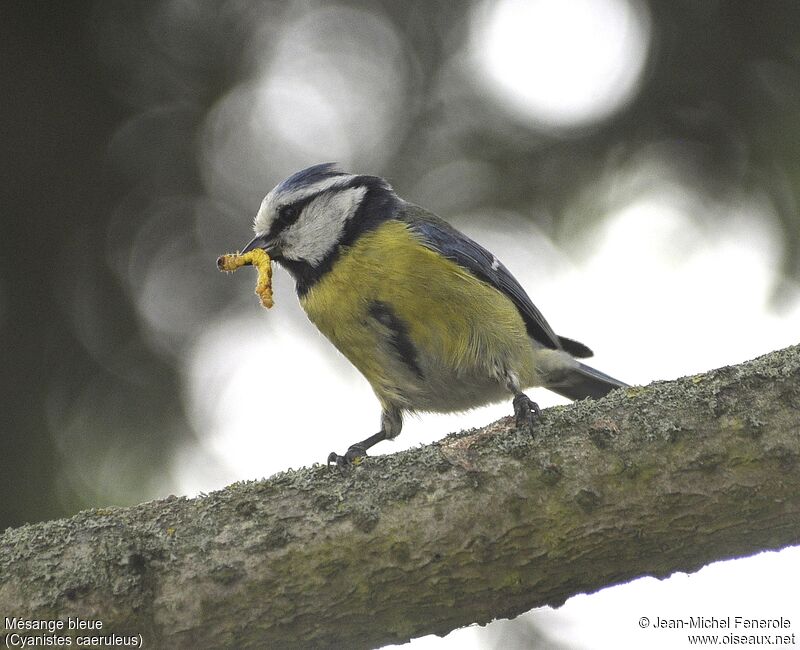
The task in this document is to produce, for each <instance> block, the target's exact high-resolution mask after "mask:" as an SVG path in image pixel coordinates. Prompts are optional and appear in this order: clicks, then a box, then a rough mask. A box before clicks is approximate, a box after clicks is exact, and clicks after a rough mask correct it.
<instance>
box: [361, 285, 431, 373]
mask: <svg viewBox="0 0 800 650" xmlns="http://www.w3.org/2000/svg"><path fill="white" fill-rule="evenodd" d="M367 311H368V313H369V315H370V316H371V317H372V318H374V319H375V320H376V321H378V322H379V323H380V324H381V325H383V326H384V327H385V328H386V329H388V330H389V342H390V343H391V345H392V347H393V348H394V350H395V352H397V356H398V358H399V359H400V360H401V361H402V362H403V363H404V364H406V366H408V368H409V369H410V370H411V372H413V373H414V374H415V375H416V376H417V377H418V378H419V379H424V378H425V375H423V373H422V368H420V367H419V363H418V361H417V350H416V348H415V347H414V344H413V343H412V342H411V338H410V337H409V335H408V326H407V325H406V324H405V323H404V322H403V321H402V320H400V319H399V318H398V317H397V314H395V313H394V310H393V309H392V308H391V307H390V306H389V305H387V304H386V303H385V302H381V301H379V300H374V301H372V302H371V303H370V304H369V307H368V309H367Z"/></svg>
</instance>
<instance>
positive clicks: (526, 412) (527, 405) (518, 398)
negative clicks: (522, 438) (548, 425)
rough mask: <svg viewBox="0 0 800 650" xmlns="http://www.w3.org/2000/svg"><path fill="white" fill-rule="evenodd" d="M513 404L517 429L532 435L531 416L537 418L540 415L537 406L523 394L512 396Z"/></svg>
mask: <svg viewBox="0 0 800 650" xmlns="http://www.w3.org/2000/svg"><path fill="white" fill-rule="evenodd" d="M513 404H514V419H515V420H516V423H517V429H526V430H527V431H528V433H530V434H531V435H533V416H534V415H535V416H536V417H539V414H540V413H541V410H540V409H539V405H538V404H537V403H536V402H534V401H533V400H532V399H531V398H530V397H528V396H527V395H526V394H525V393H517V394H516V395H514V402H513Z"/></svg>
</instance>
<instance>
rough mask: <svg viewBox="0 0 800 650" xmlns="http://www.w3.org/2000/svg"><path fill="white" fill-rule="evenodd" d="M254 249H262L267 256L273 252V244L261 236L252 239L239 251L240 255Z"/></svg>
mask: <svg viewBox="0 0 800 650" xmlns="http://www.w3.org/2000/svg"><path fill="white" fill-rule="evenodd" d="M256 248H263V249H264V250H265V251H266V252H267V253H268V254H269V253H271V252H272V251H273V250H274V242H272V241H270V240H268V239H267V238H266V237H264V236H263V235H259V236H257V237H253V239H251V240H250V241H249V242H248V243H247V244H246V245H245V247H244V248H243V249H242V250H241V252H242V253H247V252H249V251H251V250H254V249H256Z"/></svg>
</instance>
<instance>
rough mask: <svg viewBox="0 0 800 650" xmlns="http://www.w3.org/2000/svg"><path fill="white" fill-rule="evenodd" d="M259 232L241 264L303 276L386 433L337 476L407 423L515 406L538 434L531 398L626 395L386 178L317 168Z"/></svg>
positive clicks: (352, 454) (262, 217) (511, 283)
mask: <svg viewBox="0 0 800 650" xmlns="http://www.w3.org/2000/svg"><path fill="white" fill-rule="evenodd" d="M253 229H254V231H255V237H254V238H253V240H252V241H250V242H249V243H248V244H247V245H246V246H245V248H244V250H243V251H242V252H243V253H245V252H247V251H250V250H252V249H255V248H262V249H264V250H265V251H266V252H267V253H268V254H269V255H270V256H271V257H272V258H273V259H274V260H275V261H276V262H278V263H279V264H280V265H281V266H283V267H284V268H285V269H286V270H287V271H288V272H289V273H290V274H291V275H292V276H293V278H294V280H295V283H296V287H297V295H298V296H299V299H300V304H301V305H302V306H303V309H304V310H305V312H306V314H307V315H308V318H309V320H310V321H311V322H312V323H314V325H316V326H317V328H318V329H319V331H320V332H322V333H323V334H324V335H325V336H326V337H327V338H328V340H329V341H330V342H331V343H333V345H335V346H336V348H338V350H339V351H340V352H341V353H342V354H343V355H344V356H345V357H347V358H348V359H349V360H350V362H351V363H352V364H353V365H354V366H355V367H356V368H357V369H358V370H359V371H360V372H361V374H363V375H364V377H365V378H366V379H367V381H368V382H369V383H370V385H371V386H372V389H373V391H374V392H375V395H376V396H377V398H378V400H379V402H380V404H381V408H382V415H381V428H380V431H378V433H376V434H374V435H372V436H370V437H368V438H366V439H365V440H362V441H361V442H357V443H355V444H353V445H351V446H350V448H349V449H348V450H347V452H346V453H345V454H344V455H343V456H340V455H339V454H336V453H331V454H330V456H329V458H328V462H329V463H331V462H335V463H337V464H338V465H346V464H348V463H351V462H353V461H354V460H355V459H356V458H360V457H363V456H365V455H366V453H367V450H368V449H369V448H371V447H372V446H373V445H375V444H376V443H378V442H380V441H382V440H386V439H393V438H395V437H396V436H397V435H398V434H399V433H400V430H401V428H402V426H403V414H404V413H411V412H417V411H434V412H444V413H449V412H453V411H464V410H467V409H471V408H473V407H477V406H481V405H483V404H488V403H490V402H497V401H500V400H502V399H504V398H507V397H511V398H513V406H514V414H515V417H516V424H517V426H518V427H525V428H527V429H528V430H530V431H531V432H532V431H533V422H534V420H533V416H534V415H536V414H538V411H539V408H538V406H537V405H536V404H535V403H534V402H533V401H532V400H531V399H530V398H528V396H527V395H525V393H523V392H522V389H523V388H526V387H531V386H544V387H546V388H548V389H550V390H552V391H555V392H556V393H558V394H560V395H564V396H566V397H568V398H570V399H583V398H586V397H595V398H597V397H602V396H604V395H606V394H607V393H608V392H609V391H611V390H613V389H615V388H619V387H622V386H625V385H626V384H624V383H622V382H621V381H618V380H616V379H613V378H612V377H609V376H608V375H606V374H604V373H602V372H599V371H598V370H595V369H594V368H591V367H589V366H587V365H585V364H583V363H581V362H579V361H577V359H580V358H584V357H589V356H591V355H592V351H591V350H590V349H589V348H587V347H586V346H585V345H583V344H582V343H578V342H577V341H573V340H572V339H568V338H566V337H563V336H557V335H556V334H555V332H553V329H552V328H551V327H550V325H549V324H548V323H547V321H546V320H545V319H544V316H542V314H541V312H540V311H539V310H538V309H537V308H536V307H535V306H534V304H533V302H531V299H530V298H529V297H528V294H526V293H525V290H524V289H523V288H522V287H521V286H520V284H519V282H517V281H516V280H515V279H514V276H512V275H511V273H510V272H509V271H508V269H506V267H505V266H503V264H502V263H501V262H500V260H498V259H497V257H495V256H494V255H492V253H490V252H489V251H487V250H486V249H485V248H483V247H482V246H480V245H479V244H477V243H475V242H474V241H472V240H471V239H470V238H469V237H467V236H465V235H464V234H462V233H460V232H459V231H458V230H456V229H455V228H453V227H452V226H451V225H449V224H448V223H446V222H445V221H443V220H442V219H440V218H439V217H437V216H436V215H434V214H432V213H430V212H429V211H427V210H425V209H424V208H420V207H418V206H416V205H413V204H411V203H408V202H406V201H404V200H403V199H401V198H400V197H398V196H397V194H395V192H394V191H393V190H392V188H391V187H390V186H389V184H388V183H387V182H386V181H385V180H384V179H382V178H379V177H376V176H365V175H353V174H348V173H345V172H343V171H340V170H339V169H338V168H337V166H336V165H334V164H321V165H315V166H313V167H309V168H308V169H304V170H302V171H299V172H297V173H295V174H293V175H292V176H290V177H289V178H287V179H286V180H284V181H283V182H282V183H280V184H279V185H277V186H276V187H275V188H274V189H273V190H272V191H271V192H270V193H269V194H267V195H266V197H264V200H263V201H262V202H261V207H260V208H259V210H258V213H257V214H256V216H255V219H254V223H253Z"/></svg>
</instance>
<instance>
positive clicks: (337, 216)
mask: <svg viewBox="0 0 800 650" xmlns="http://www.w3.org/2000/svg"><path fill="white" fill-rule="evenodd" d="M366 192H367V188H366V187H351V188H348V189H346V190H339V191H332V192H326V193H324V194H322V195H320V196H319V197H318V198H316V199H314V200H312V201H311V202H310V203H309V204H308V205H307V206H306V207H305V209H304V210H303V214H301V215H300V218H299V219H298V220H297V223H295V224H294V225H292V226H290V227H289V228H287V230H286V231H285V232H284V234H283V237H282V240H283V249H282V252H281V253H282V255H283V256H284V257H286V258H287V259H290V260H299V261H303V262H308V263H309V264H312V265H313V264H319V263H320V262H321V261H322V260H323V259H325V257H326V256H327V255H328V253H330V252H331V251H332V250H333V249H334V248H335V247H336V245H337V244H338V243H339V240H340V239H341V237H342V233H343V232H344V228H345V225H346V224H347V222H348V221H349V220H350V219H351V218H352V217H353V215H354V214H355V213H356V210H358V206H359V205H360V204H361V201H362V199H363V198H364V194H366Z"/></svg>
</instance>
